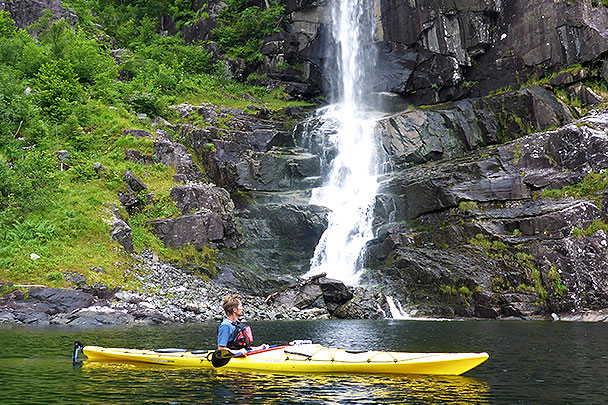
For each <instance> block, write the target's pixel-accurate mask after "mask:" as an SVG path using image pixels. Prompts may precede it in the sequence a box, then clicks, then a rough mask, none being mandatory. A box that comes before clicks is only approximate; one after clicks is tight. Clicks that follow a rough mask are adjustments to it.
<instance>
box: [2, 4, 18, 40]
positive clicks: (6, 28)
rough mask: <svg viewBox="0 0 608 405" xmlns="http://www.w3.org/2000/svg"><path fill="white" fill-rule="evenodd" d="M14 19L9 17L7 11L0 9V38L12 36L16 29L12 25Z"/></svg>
mask: <svg viewBox="0 0 608 405" xmlns="http://www.w3.org/2000/svg"><path fill="white" fill-rule="evenodd" d="M14 23H15V21H13V19H11V17H10V14H9V13H8V11H4V10H0V38H7V37H12V36H13V35H15V32H17V30H16V29H15V26H14V25H13V24H14Z"/></svg>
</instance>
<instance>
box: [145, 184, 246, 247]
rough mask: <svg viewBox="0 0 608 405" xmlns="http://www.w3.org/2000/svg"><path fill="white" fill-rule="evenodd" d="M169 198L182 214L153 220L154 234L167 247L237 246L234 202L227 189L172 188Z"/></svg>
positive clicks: (237, 236)
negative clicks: (172, 217)
mask: <svg viewBox="0 0 608 405" xmlns="http://www.w3.org/2000/svg"><path fill="white" fill-rule="evenodd" d="M171 198H172V199H173V200H175V201H176V203H177V206H178V208H179V209H180V210H181V211H182V212H183V213H184V215H182V216H180V217H177V218H174V219H165V220H163V219H159V220H155V221H152V224H153V226H154V232H155V234H156V235H157V236H158V237H159V239H161V240H162V241H163V242H164V243H165V244H166V245H168V246H171V247H174V248H180V247H183V246H184V245H186V244H190V245H193V246H194V247H195V248H196V249H202V248H203V247H204V246H210V247H214V248H215V247H222V248H235V247H236V246H237V245H238V241H239V233H238V228H237V226H236V221H235V211H234V202H233V201H232V199H231V198H230V195H229V194H228V192H227V191H226V190H224V189H222V188H219V187H215V186H213V185H209V184H191V185H188V186H175V187H174V188H173V189H172V190H171Z"/></svg>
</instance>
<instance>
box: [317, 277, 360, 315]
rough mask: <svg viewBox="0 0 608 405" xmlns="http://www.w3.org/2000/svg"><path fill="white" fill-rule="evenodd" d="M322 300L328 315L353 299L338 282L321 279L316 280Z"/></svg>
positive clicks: (347, 290)
mask: <svg viewBox="0 0 608 405" xmlns="http://www.w3.org/2000/svg"><path fill="white" fill-rule="evenodd" d="M318 283H319V286H320V287H321V291H323V300H324V301H325V305H326V307H327V310H328V311H329V313H330V314H333V313H334V312H335V311H336V309H338V307H340V305H342V304H344V303H346V302H347V301H348V300H350V299H351V298H353V293H352V292H351V291H350V290H349V289H348V287H346V286H345V285H344V283H343V282H341V281H340V280H333V279H330V278H325V277H321V278H320V279H319V280H318Z"/></svg>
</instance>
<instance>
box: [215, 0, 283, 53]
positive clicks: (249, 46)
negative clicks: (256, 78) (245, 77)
mask: <svg viewBox="0 0 608 405" xmlns="http://www.w3.org/2000/svg"><path fill="white" fill-rule="evenodd" d="M247 6H248V1H245V0H230V1H228V7H226V8H225V9H224V10H222V12H221V13H220V16H219V18H218V21H219V22H220V24H221V26H220V27H219V28H216V29H214V30H213V31H212V34H213V37H214V39H215V40H216V41H217V42H218V45H219V47H220V50H222V51H223V52H225V53H226V54H228V55H229V56H232V57H238V58H244V59H245V60H246V61H247V62H249V63H256V62H259V61H260V60H261V59H262V54H261V53H260V47H261V46H262V43H263V41H262V38H263V37H264V36H267V35H270V34H272V33H274V32H277V31H280V28H279V26H280V24H281V21H282V19H283V18H284V16H285V8H284V7H283V6H278V5H275V6H273V7H269V8H266V9H264V10H261V9H260V8H259V7H257V6H252V7H247Z"/></svg>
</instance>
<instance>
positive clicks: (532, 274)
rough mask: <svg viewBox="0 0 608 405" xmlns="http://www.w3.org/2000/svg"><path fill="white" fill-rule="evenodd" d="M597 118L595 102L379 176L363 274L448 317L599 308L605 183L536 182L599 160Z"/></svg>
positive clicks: (568, 177)
mask: <svg viewBox="0 0 608 405" xmlns="http://www.w3.org/2000/svg"><path fill="white" fill-rule="evenodd" d="M607 127H608V113H607V112H606V111H599V112H595V113H592V114H590V115H588V116H586V117H584V118H582V119H580V120H578V121H576V122H574V123H571V124H568V125H565V126H563V127H560V128H558V129H556V130H552V131H548V132H541V133H537V134H532V135H527V136H523V137H521V138H519V139H517V140H515V141H513V142H511V143H508V144H505V145H501V146H496V147H491V148H486V149H482V150H481V151H480V152H479V153H470V154H469V155H468V156H467V157H464V158H459V159H458V160H453V161H441V162H432V163H426V164H420V165H415V166H413V167H410V168H408V169H407V170H402V171H400V172H398V173H394V174H391V175H388V176H387V177H386V180H385V181H383V182H382V183H381V187H380V190H381V194H382V195H381V196H380V197H379V203H378V204H377V212H378V215H379V217H378V218H376V224H377V226H378V231H377V237H376V239H375V240H374V241H372V242H371V243H370V245H369V260H370V262H369V263H368V264H369V266H370V267H372V268H376V269H378V272H377V273H375V272H369V273H368V274H367V275H366V277H368V280H369V281H373V282H384V284H385V285H387V289H388V291H391V289H394V290H398V291H396V293H397V295H398V296H400V297H407V300H409V301H410V302H412V303H413V302H418V303H419V302H426V303H427V305H426V306H420V305H412V306H411V307H410V309H412V310H415V311H417V313H418V314H427V315H429V314H433V313H435V312H436V309H434V308H437V306H439V307H444V308H451V309H452V310H454V311H455V312H454V313H455V315H457V316H480V317H518V318H528V317H535V316H548V314H550V313H551V312H556V313H564V312H566V311H574V312H577V311H579V312H580V311H581V310H583V308H589V309H601V308H604V307H606V306H607V305H608V300H607V294H606V293H607V289H606V284H605V280H606V279H608V270H607V269H606V266H605V263H604V259H603V258H604V257H605V256H604V250H605V249H606V245H607V244H608V242H607V241H606V240H605V239H606V235H605V231H604V230H603V229H604V228H602V226H603V225H602V224H604V223H605V222H604V221H605V220H606V211H605V208H604V205H603V201H604V200H605V197H604V193H605V191H601V190H603V189H602V187H601V186H600V187H599V189H600V191H599V192H592V191H582V194H576V193H577V191H572V193H573V194H571V196H570V197H561V198H557V199H556V198H548V197H544V198H541V195H540V193H541V192H542V191H543V190H552V189H559V188H562V187H564V186H569V185H576V184H578V183H579V182H581V181H582V180H583V179H584V178H585V177H586V176H587V175H588V174H589V173H591V172H593V173H596V176H597V173H602V172H603V170H605V169H606V168H608V159H607V158H606V156H607V155H608V135H606V129H607ZM573 190H577V188H573ZM582 190H584V188H583V189H582ZM579 193H580V191H579ZM566 196H567V194H566ZM391 210H392V211H391ZM380 217H382V219H381V218H380ZM399 221H402V222H401V223H397V222H399ZM594 227H595V228H594ZM594 229H599V230H597V231H595V232H594V231H593V230H594ZM387 280H392V281H387ZM399 286H401V287H399ZM391 293H392V292H391Z"/></svg>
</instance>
